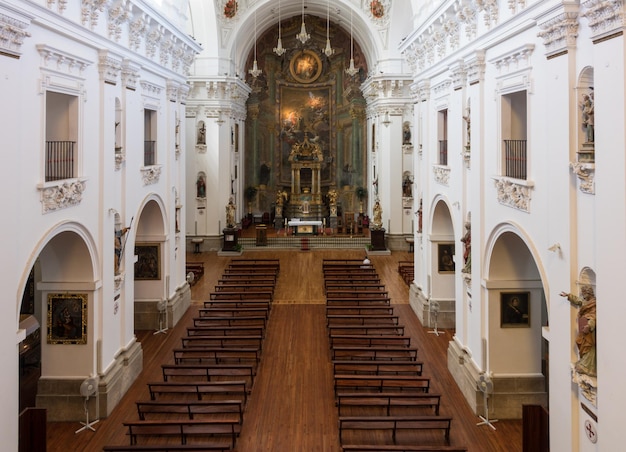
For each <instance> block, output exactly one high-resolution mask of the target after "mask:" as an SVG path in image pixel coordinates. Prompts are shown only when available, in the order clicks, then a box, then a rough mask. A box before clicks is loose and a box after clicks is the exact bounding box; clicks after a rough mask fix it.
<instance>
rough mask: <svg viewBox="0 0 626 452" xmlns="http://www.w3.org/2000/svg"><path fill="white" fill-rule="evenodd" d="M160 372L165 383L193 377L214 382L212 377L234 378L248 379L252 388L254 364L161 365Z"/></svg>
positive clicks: (254, 373) (254, 372) (254, 371)
mask: <svg viewBox="0 0 626 452" xmlns="http://www.w3.org/2000/svg"><path fill="white" fill-rule="evenodd" d="M161 370H162V372H163V381H166V382H167V381H170V380H169V379H170V378H171V377H185V378H187V377H193V378H194V379H196V380H197V378H198V377H202V378H203V379H205V380H206V381H215V380H213V377H229V378H230V377H234V378H236V379H238V380H241V379H249V383H250V386H252V384H253V383H254V376H255V375H256V363H254V364H251V363H231V364H162V365H161ZM196 380H194V381H196ZM247 381H248V380H247Z"/></svg>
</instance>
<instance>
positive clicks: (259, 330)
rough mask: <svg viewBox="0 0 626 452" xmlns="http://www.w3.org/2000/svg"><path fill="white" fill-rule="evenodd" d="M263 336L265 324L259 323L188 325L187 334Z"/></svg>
mask: <svg viewBox="0 0 626 452" xmlns="http://www.w3.org/2000/svg"><path fill="white" fill-rule="evenodd" d="M252 335H254V336H265V326H264V325H262V324H259V325H210V326H188V327H187V336H252Z"/></svg>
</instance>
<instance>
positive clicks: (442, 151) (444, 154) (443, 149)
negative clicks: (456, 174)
mask: <svg viewBox="0 0 626 452" xmlns="http://www.w3.org/2000/svg"><path fill="white" fill-rule="evenodd" d="M439 164H440V165H446V166H447V165H448V140H439Z"/></svg>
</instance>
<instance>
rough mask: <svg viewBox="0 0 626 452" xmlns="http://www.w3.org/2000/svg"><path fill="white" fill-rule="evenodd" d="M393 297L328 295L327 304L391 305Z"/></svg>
mask: <svg viewBox="0 0 626 452" xmlns="http://www.w3.org/2000/svg"><path fill="white" fill-rule="evenodd" d="M390 304H391V298H389V297H385V298H330V297H326V306H342V305H348V306H349V305H360V306H389V305H390Z"/></svg>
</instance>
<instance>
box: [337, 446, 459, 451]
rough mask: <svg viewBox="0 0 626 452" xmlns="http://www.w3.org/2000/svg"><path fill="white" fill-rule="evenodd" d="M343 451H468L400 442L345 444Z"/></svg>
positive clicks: (455, 447)
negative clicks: (401, 443) (402, 443)
mask: <svg viewBox="0 0 626 452" xmlns="http://www.w3.org/2000/svg"><path fill="white" fill-rule="evenodd" d="M341 448H342V450H343V452H386V451H392V452H467V447H461V446H417V445H406V444H405V445H400V444H379V445H368V444H343V445H342V446H341Z"/></svg>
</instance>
